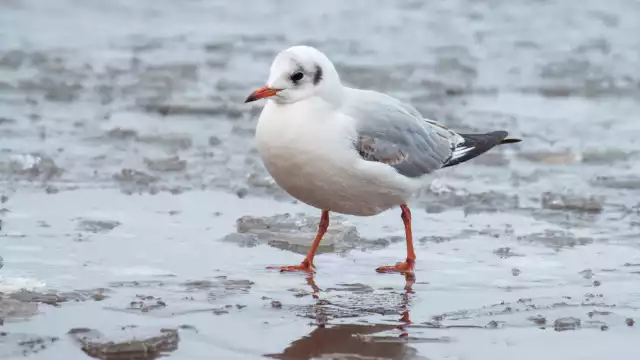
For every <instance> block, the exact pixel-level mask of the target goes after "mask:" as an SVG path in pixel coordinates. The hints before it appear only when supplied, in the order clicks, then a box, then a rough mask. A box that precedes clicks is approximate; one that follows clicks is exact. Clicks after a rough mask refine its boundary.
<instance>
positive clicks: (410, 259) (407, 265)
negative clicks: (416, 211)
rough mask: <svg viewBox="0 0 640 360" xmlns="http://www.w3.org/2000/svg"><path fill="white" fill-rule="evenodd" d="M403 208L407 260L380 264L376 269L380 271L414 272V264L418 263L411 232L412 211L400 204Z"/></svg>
mask: <svg viewBox="0 0 640 360" xmlns="http://www.w3.org/2000/svg"><path fill="white" fill-rule="evenodd" d="M400 209H401V210H402V221H403V222H404V232H405V237H406V238H407V260H406V261H405V262H401V263H397V264H395V265H392V266H380V267H379V268H377V269H376V271H377V272H379V273H385V272H400V273H405V274H413V265H414V264H415V263H416V253H415V252H413V235H412V234H411V211H410V210H409V207H408V206H407V205H404V204H403V205H400Z"/></svg>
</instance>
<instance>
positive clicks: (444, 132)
mask: <svg viewBox="0 0 640 360" xmlns="http://www.w3.org/2000/svg"><path fill="white" fill-rule="evenodd" d="M345 93H346V97H345V100H344V102H343V104H342V107H341V108H340V110H341V112H343V113H344V114H346V115H348V116H350V117H352V118H353V119H354V120H355V126H356V134H357V138H356V139H355V144H354V146H355V148H356V149H357V150H358V152H359V153H360V156H361V157H362V158H363V159H364V160H367V161H376V162H381V163H385V164H387V165H389V166H391V167H393V168H395V169H396V171H397V172H398V173H400V174H401V175H403V176H406V177H409V178H419V177H421V176H423V175H426V174H428V173H431V172H433V171H435V170H437V169H440V168H443V167H448V166H452V165H457V164H459V163H462V162H465V161H467V160H470V159H472V158H474V157H476V156H478V155H480V154H482V153H484V152H486V151H487V150H489V149H491V148H492V147H494V146H496V145H499V144H503V143H513V142H519V141H520V140H518V139H506V140H505V137H506V136H507V132H505V131H494V132H490V133H486V134H458V133H456V132H454V131H452V130H450V129H448V128H447V127H445V126H444V125H442V124H439V123H437V122H435V121H432V120H427V119H425V118H423V117H422V115H421V114H420V113H419V112H418V110H416V109H415V108H414V107H413V106H411V105H409V104H406V103H403V102H402V101H400V100H398V99H395V98H393V97H391V96H388V95H385V94H382V93H379V92H375V91H370V90H359V89H353V88H345Z"/></svg>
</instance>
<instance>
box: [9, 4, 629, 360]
mask: <svg viewBox="0 0 640 360" xmlns="http://www.w3.org/2000/svg"><path fill="white" fill-rule="evenodd" d="M638 14H640V6H639V5H638V2H636V1H633V0H616V1H609V2H601V1H596V0H587V1H582V2H573V3H572V2H564V1H563V2H561V1H534V2H532V1H524V0H522V1H520V0H518V1H497V0H483V1H470V0H455V1H446V2H437V3H436V2H433V3H432V2H420V1H409V0H403V1H379V2H376V4H375V6H371V2H370V1H350V2H343V1H337V0H336V1H325V2H323V3H321V4H320V3H317V4H314V5H313V6H309V5H308V4H302V3H300V2H294V1H279V2H256V3H252V5H251V7H250V8H248V7H247V6H246V5H243V4H240V3H237V4H236V3H233V4H231V3H229V2H215V1H186V2H179V3H177V2H170V1H156V2H133V1H125V0H117V1H108V2H104V1H98V0H84V1H75V0H61V1H56V2H43V1H35V0H26V1H14V0H0V358H2V359H21V358H23V357H25V356H26V357H28V358H33V359H47V360H48V359H88V358H90V357H94V358H100V359H109V360H113V359H119V360H122V359H128V360H132V359H145V360H149V359H156V358H159V357H161V356H167V357H168V358H169V359H211V358H216V359H217V358H219V359H243V360H244V359H261V358H265V357H267V358H275V359H287V360H297V359H312V358H313V359H342V360H347V359H349V360H353V359H358V360H362V359H367V360H370V359H405V360H412V359H432V360H433V359H474V360H475V359H479V360H502V359H504V360H513V359H518V360H527V359H536V360H539V359H554V360H555V359H558V360H573V359H580V360H591V359H593V360H600V359H618V360H627V359H629V360H631V359H636V358H637V356H636V355H637V350H636V348H637V345H636V344H635V343H636V342H637V340H636V339H637V338H638V325H637V324H636V321H637V320H638V319H639V318H640V290H638V286H637V285H638V282H639V281H640V200H639V199H640V176H639V174H640V165H639V164H640V162H639V161H638V160H640V146H639V144H638V134H639V133H640V122H639V121H638V116H639V115H638V114H640V101H639V99H640V90H639V87H638V84H640V76H639V75H638V71H637V69H638V66H637V65H638V52H639V51H640V38H639V37H638V36H637V35H636V34H638V33H640V25H639V24H640V23H639V22H638V21H637V19H638ZM301 43H304V44H310V45H314V46H317V47H319V48H321V49H322V50H323V51H324V52H325V53H327V54H329V56H330V57H331V58H332V59H334V60H335V63H336V66H337V68H338V70H339V71H340V73H341V74H342V78H343V81H344V82H345V83H347V84H349V85H352V86H358V87H364V88H370V89H376V90H379V91H384V92H388V93H390V94H392V95H394V96H396V97H398V98H400V99H402V100H405V101H410V102H411V103H412V104H414V105H415V106H416V107H417V108H418V109H419V110H420V111H421V112H422V113H423V114H424V115H425V116H427V117H431V118H434V119H438V120H439V121H441V122H443V123H445V124H447V125H449V126H451V127H452V128H454V129H456V130H459V131H489V130H496V129H506V130H508V131H509V132H510V133H511V135H512V136H515V137H520V138H522V139H524V141H523V142H522V143H519V144H517V145H513V146H509V147H507V146H505V147H500V148H497V149H494V150H492V151H491V152H489V153H487V154H485V155H483V156H481V157H479V158H477V159H475V160H473V161H470V162H468V163H466V164H464V165H463V166H458V167H454V168H451V169H446V170H443V171H441V172H439V173H437V174H435V175H434V181H433V183H431V184H429V183H425V188H424V191H422V193H421V194H420V195H419V196H417V197H416V199H415V200H414V201H413V202H412V203H411V204H410V206H411V209H412V212H413V219H414V236H415V238H416V244H417V245H416V252H417V255H418V262H417V268H416V282H415V283H413V284H406V283H405V279H404V277H402V276H400V275H391V274H377V273H375V271H374V269H375V268H376V267H377V266H380V265H389V264H393V263H395V262H396V261H400V260H402V259H403V258H404V257H405V247H404V239H403V235H404V234H403V230H402V223H401V220H400V214H399V211H388V212H386V213H384V214H381V215H378V216H375V217H370V218H356V217H350V216H339V215H333V216H332V218H331V228H330V229H331V230H330V233H328V235H327V237H326V239H325V241H323V243H322V246H321V247H320V255H319V256H318V257H317V258H316V261H315V263H316V266H317V272H316V274H315V276H314V277H313V278H307V277H305V275H303V274H280V273H278V272H274V271H268V270H266V269H265V267H266V266H269V265H293V264H296V263H298V262H299V261H301V259H302V256H303V255H302V254H304V253H305V252H306V250H307V249H308V247H309V245H310V242H311V239H312V237H313V235H314V234H315V227H316V224H317V221H318V217H319V211H317V210H315V209H312V208H310V207H308V206H306V205H303V204H300V203H297V202H296V201H294V199H292V198H290V197H289V196H288V195H287V194H285V193H284V192H283V191H282V190H281V189H279V188H278V187H277V186H276V185H275V184H274V183H273V180H272V179H271V178H270V177H269V176H268V174H267V173H266V171H265V169H264V167H263V166H262V163H261V162H260V159H259V158H258V156H257V154H256V150H255V147H254V145H253V134H254V128H255V124H256V120H257V115H258V114H259V112H260V109H261V106H262V104H261V103H256V104H243V103H242V102H243V100H244V98H245V97H246V96H247V94H248V93H249V92H250V91H252V90H254V89H255V88H256V87H257V86H260V85H262V84H263V83H264V79H265V78H266V76H267V73H268V68H269V64H270V62H271V60H272V58H273V56H274V55H275V54H276V53H277V52H278V51H280V50H281V49H282V48H285V47H287V46H290V45H294V44H301Z"/></svg>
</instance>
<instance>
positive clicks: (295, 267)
mask: <svg viewBox="0 0 640 360" xmlns="http://www.w3.org/2000/svg"><path fill="white" fill-rule="evenodd" d="M267 269H278V270H280V272H285V271H306V272H313V264H311V263H309V262H307V261H303V262H302V263H300V265H292V266H267Z"/></svg>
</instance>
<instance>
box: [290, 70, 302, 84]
mask: <svg viewBox="0 0 640 360" xmlns="http://www.w3.org/2000/svg"><path fill="white" fill-rule="evenodd" d="M303 77H304V74H303V73H301V72H297V73H294V74H293V75H291V77H290V79H291V81H293V82H296V81H300V80H302V78H303Z"/></svg>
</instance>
